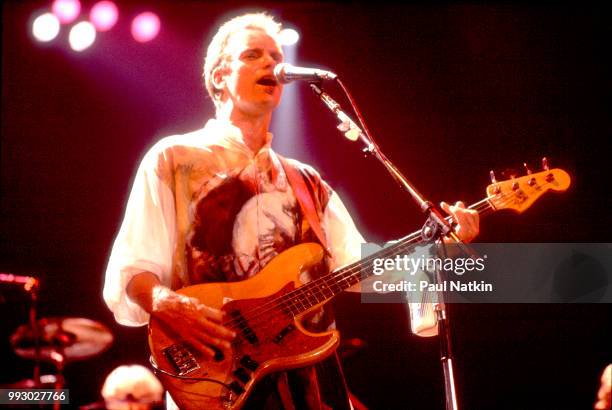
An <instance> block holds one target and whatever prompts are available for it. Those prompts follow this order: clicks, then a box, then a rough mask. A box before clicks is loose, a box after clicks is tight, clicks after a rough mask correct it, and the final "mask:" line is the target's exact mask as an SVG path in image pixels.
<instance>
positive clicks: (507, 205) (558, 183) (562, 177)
mask: <svg viewBox="0 0 612 410" xmlns="http://www.w3.org/2000/svg"><path fill="white" fill-rule="evenodd" d="M491 180H492V181H493V183H492V184H491V185H489V186H487V197H488V201H489V203H490V204H491V205H492V206H493V207H494V208H495V209H496V210H500V209H512V210H514V211H516V212H519V213H520V212H523V211H524V210H526V209H527V208H529V207H530V206H531V205H532V204H533V203H534V202H535V201H536V200H537V199H538V198H540V196H542V195H543V194H545V193H546V192H548V191H558V192H563V191H565V190H567V188H568V187H569V186H570V183H571V178H570V176H569V174H568V173H567V172H565V171H564V170H562V169H559V168H554V169H545V170H544V171H542V172H538V173H533V174H532V173H530V174H528V175H525V176H522V177H516V178H511V179H508V180H505V181H496V180H495V176H494V175H493V171H491Z"/></svg>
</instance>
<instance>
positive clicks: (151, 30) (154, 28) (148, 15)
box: [132, 11, 160, 43]
mask: <svg viewBox="0 0 612 410" xmlns="http://www.w3.org/2000/svg"><path fill="white" fill-rule="evenodd" d="M159 28H160V21H159V17H157V15H156V14H155V13H152V12H150V11H147V12H144V13H140V14H139V15H137V16H136V17H134V20H133V21H132V36H133V37H134V40H136V41H138V42H140V43H145V42H147V41H151V40H153V39H154V38H155V37H156V36H157V34H158V33H159Z"/></svg>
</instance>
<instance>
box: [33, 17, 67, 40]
mask: <svg viewBox="0 0 612 410" xmlns="http://www.w3.org/2000/svg"><path fill="white" fill-rule="evenodd" d="M59 31H60V22H59V20H58V19H57V17H55V15H54V14H52V13H45V14H42V15H40V16H38V17H36V19H34V22H33V23H32V34H33V35H34V38H35V39H36V40H38V41H42V42H47V41H51V40H53V39H54V38H55V37H57V35H58V34H59Z"/></svg>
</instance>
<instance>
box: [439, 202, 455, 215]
mask: <svg viewBox="0 0 612 410" xmlns="http://www.w3.org/2000/svg"><path fill="white" fill-rule="evenodd" d="M440 208H442V209H443V210H444V212H446V213H447V214H450V215H452V214H453V212H452V211H451V206H450V205H449V204H447V203H446V202H444V201H442V202H440Z"/></svg>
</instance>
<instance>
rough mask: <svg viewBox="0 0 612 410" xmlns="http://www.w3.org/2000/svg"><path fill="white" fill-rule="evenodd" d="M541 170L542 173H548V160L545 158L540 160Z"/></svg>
mask: <svg viewBox="0 0 612 410" xmlns="http://www.w3.org/2000/svg"><path fill="white" fill-rule="evenodd" d="M542 168H543V169H544V171H548V170H549V168H548V159H547V158H546V157H543V158H542Z"/></svg>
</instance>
